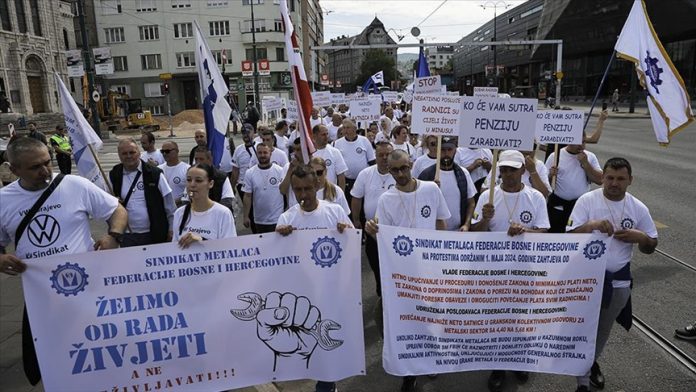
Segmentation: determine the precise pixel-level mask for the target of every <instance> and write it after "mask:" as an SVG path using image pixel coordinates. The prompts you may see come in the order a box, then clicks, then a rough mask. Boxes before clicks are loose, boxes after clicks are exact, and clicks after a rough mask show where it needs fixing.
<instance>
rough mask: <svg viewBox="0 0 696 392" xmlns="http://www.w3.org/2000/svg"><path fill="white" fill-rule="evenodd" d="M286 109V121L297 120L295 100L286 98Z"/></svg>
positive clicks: (297, 113)
mask: <svg viewBox="0 0 696 392" xmlns="http://www.w3.org/2000/svg"><path fill="white" fill-rule="evenodd" d="M286 109H287V111H288V121H297V119H298V118H300V117H299V112H298V109H297V102H295V101H293V100H292V99H290V100H288V106H287V107H286Z"/></svg>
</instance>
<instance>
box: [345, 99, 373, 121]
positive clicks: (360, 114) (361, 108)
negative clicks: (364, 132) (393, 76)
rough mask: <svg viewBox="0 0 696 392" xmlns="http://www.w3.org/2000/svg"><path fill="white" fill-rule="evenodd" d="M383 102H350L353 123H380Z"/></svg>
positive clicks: (370, 100) (366, 100) (365, 100)
mask: <svg viewBox="0 0 696 392" xmlns="http://www.w3.org/2000/svg"><path fill="white" fill-rule="evenodd" d="M380 105H381V100H379V101H377V100H374V99H361V100H357V99H356V100H352V101H350V116H351V117H352V118H353V121H356V122H358V121H367V122H372V121H379V117H380Z"/></svg>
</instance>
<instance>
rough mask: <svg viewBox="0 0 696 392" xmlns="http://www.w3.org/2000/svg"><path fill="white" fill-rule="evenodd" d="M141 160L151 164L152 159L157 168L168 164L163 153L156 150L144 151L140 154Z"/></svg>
mask: <svg viewBox="0 0 696 392" xmlns="http://www.w3.org/2000/svg"><path fill="white" fill-rule="evenodd" d="M140 159H142V160H143V161H145V162H149V161H150V159H152V160H153V161H155V163H156V164H157V166H159V165H161V164H163V163H165V162H166V161H165V160H164V155H162V152H161V151H160V150H155V151H153V152H147V151H143V152H142V153H141V154H140Z"/></svg>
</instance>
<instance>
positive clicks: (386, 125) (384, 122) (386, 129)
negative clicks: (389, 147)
mask: <svg viewBox="0 0 696 392" xmlns="http://www.w3.org/2000/svg"><path fill="white" fill-rule="evenodd" d="M393 127H394V124H392V121H391V120H390V119H389V117H382V118H380V119H379V129H380V132H379V133H377V135H375V141H374V142H375V143H379V142H383V141H384V142H391V135H392V128H393Z"/></svg>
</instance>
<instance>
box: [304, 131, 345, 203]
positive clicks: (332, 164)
mask: <svg viewBox="0 0 696 392" xmlns="http://www.w3.org/2000/svg"><path fill="white" fill-rule="evenodd" d="M312 141H313V142H314V147H316V149H317V151H316V152H314V154H313V156H315V157H322V158H324V161H325V162H326V170H327V173H326V178H327V179H328V180H329V181H330V182H331V183H332V184H336V185H338V186H339V188H341V190H342V191H344V192H345V189H346V176H345V173H346V172H347V171H348V166H346V161H345V160H344V159H343V155H341V152H340V151H338V150H337V149H336V148H335V147H334V146H332V145H330V144H328V143H329V130H328V129H327V128H326V126H325V125H317V126H315V127H314V128H312Z"/></svg>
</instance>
